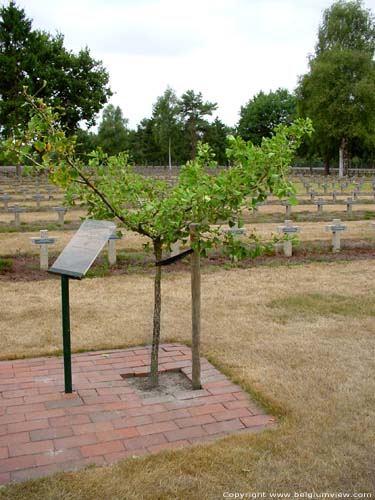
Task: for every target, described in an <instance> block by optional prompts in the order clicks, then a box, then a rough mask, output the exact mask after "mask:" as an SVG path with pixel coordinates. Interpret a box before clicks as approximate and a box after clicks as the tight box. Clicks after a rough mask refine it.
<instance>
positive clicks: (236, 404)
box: [224, 399, 252, 412]
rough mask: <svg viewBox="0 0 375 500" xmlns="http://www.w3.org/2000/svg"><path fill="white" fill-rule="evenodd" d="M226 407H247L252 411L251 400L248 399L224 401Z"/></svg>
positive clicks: (230, 408) (231, 408)
mask: <svg viewBox="0 0 375 500" xmlns="http://www.w3.org/2000/svg"><path fill="white" fill-rule="evenodd" d="M224 406H225V408H228V409H229V410H235V409H236V408H247V409H248V410H249V411H251V412H252V410H251V407H250V401H248V400H246V399H240V400H238V399H235V400H234V401H226V402H225V403H224Z"/></svg>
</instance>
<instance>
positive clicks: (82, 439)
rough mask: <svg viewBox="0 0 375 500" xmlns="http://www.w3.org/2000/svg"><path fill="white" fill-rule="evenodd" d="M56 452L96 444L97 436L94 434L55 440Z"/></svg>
mask: <svg viewBox="0 0 375 500" xmlns="http://www.w3.org/2000/svg"><path fill="white" fill-rule="evenodd" d="M53 442H54V445H55V449H56V450H65V449H69V448H76V447H78V446H84V445H86V444H94V443H97V442H98V437H97V435H96V434H95V433H94V432H92V433H90V434H82V435H80V436H72V437H66V438H59V439H54V440H53Z"/></svg>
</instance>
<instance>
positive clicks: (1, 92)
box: [0, 1, 111, 135]
mask: <svg viewBox="0 0 375 500" xmlns="http://www.w3.org/2000/svg"><path fill="white" fill-rule="evenodd" d="M0 74H1V78H0V131H1V133H2V134H3V135H7V134H9V133H11V132H12V131H14V130H15V129H17V128H18V127H22V126H25V125H26V123H27V121H28V111H27V110H26V109H25V107H23V106H21V102H22V89H23V87H24V86H27V88H28V91H29V93H31V94H36V93H37V94H38V95H39V96H42V97H44V98H45V99H46V100H47V101H48V102H50V103H51V104H53V105H54V106H60V107H61V108H63V109H64V113H63V116H62V120H63V122H64V124H65V125H66V126H67V127H68V129H70V130H73V129H74V128H75V127H76V126H77V124H78V123H79V122H80V121H86V122H87V123H88V124H89V125H90V124H92V123H93V121H94V117H95V115H96V113H98V111H100V109H101V108H102V107H103V105H104V104H105V103H106V102H107V99H108V97H109V96H110V95H111V91H110V89H109V87H108V81H109V76H108V73H107V72H106V70H105V69H104V68H103V66H102V63H101V62H100V61H96V60H94V59H93V58H92V57H91V56H90V52H89V49H88V48H85V49H82V50H81V51H79V53H78V54H77V55H76V54H74V53H73V52H70V51H68V50H66V49H65V48H64V37H63V35H61V34H58V35H56V36H51V35H50V34H48V33H46V32H43V31H38V30H33V29H32V21H31V20H30V19H28V18H27V17H26V14H25V11H24V10H23V9H21V8H18V7H17V6H16V4H15V2H14V1H11V2H10V3H9V4H8V5H7V6H3V7H1V8H0Z"/></svg>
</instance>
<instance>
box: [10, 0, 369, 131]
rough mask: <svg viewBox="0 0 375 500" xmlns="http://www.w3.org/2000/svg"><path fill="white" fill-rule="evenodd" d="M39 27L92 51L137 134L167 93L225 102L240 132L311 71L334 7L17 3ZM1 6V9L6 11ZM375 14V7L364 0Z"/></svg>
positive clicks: (300, 0) (224, 110) (197, 0)
mask: <svg viewBox="0 0 375 500" xmlns="http://www.w3.org/2000/svg"><path fill="white" fill-rule="evenodd" d="M16 3H17V5H18V6H20V7H22V8H23V9H24V10H25V12H26V14H27V16H28V17H29V18H31V19H32V20H33V27H34V28H38V29H43V30H45V31H48V32H50V33H51V34H56V32H60V33H62V34H63V35H64V37H65V47H66V48H67V49H69V50H73V51H74V52H78V51H79V49H80V48H84V47H85V46H88V47H89V49H90V51H91V55H92V57H94V58H95V59H99V60H101V61H102V62H103V64H104V67H105V68H106V69H107V71H108V72H109V75H110V86H111V89H112V91H113V92H114V95H113V97H112V98H111V101H110V102H111V103H112V104H114V105H116V106H117V105H118V106H120V107H121V109H122V111H123V114H124V116H125V117H126V118H128V119H129V124H130V126H131V127H135V126H136V124H137V123H139V122H140V120H141V119H142V118H144V117H150V116H151V112H152V104H153V103H154V102H155V100H156V98H157V97H158V96H160V95H162V94H163V93H164V91H165V89H166V88H167V86H168V85H169V86H170V87H172V88H173V89H174V90H175V91H176V92H177V94H178V95H181V94H182V93H183V92H185V91H186V90H188V89H193V90H194V91H196V92H198V91H200V92H202V94H203V97H204V99H206V100H209V101H213V102H217V104H218V110H217V112H216V114H217V116H219V118H220V119H221V120H222V121H224V123H226V124H227V125H234V124H235V123H236V122H237V121H238V118H239V112H240V108H241V106H242V105H244V104H246V102H248V101H249V99H251V98H252V97H253V96H254V95H255V94H257V93H258V92H259V91H261V90H263V91H264V92H269V91H270V90H276V89H277V88H279V87H285V88H287V89H289V90H290V91H293V90H294V88H295V87H296V84H297V81H298V76H299V75H302V74H304V73H305V72H306V71H307V68H308V66H307V57H308V55H309V54H311V53H313V51H314V46H315V43H316V40H317V31H318V26H319V24H320V22H321V19H322V13H323V10H324V9H326V8H328V7H329V6H330V5H331V4H332V1H331V0H282V1H278V0H48V1H47V0H18V1H17V2H16ZM7 4H8V1H7V0H0V5H7ZM364 5H365V7H366V8H370V9H372V10H375V0H366V1H365V2H364Z"/></svg>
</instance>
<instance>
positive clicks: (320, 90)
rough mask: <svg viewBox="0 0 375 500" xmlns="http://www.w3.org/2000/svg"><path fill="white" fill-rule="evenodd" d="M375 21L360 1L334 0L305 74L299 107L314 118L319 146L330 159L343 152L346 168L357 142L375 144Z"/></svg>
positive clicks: (342, 171) (300, 88)
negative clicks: (337, 152) (333, 155)
mask: <svg viewBox="0 0 375 500" xmlns="http://www.w3.org/2000/svg"><path fill="white" fill-rule="evenodd" d="M374 48H375V23H374V18H373V16H372V15H371V13H370V12H369V11H367V10H365V9H363V8H362V4H361V2H359V1H356V2H344V1H341V0H340V1H339V2H336V3H334V4H333V5H332V6H331V7H330V8H329V9H327V10H326V11H325V12H324V15H323V23H322V25H321V26H320V29H319V40H318V43H317V46H316V54H315V56H314V57H312V58H311V59H310V61H309V72H308V73H307V74H305V75H303V76H302V77H301V78H300V81H299V85H298V89H297V95H298V100H299V111H300V114H301V115H302V116H309V117H310V118H311V119H312V120H313V123H314V128H315V134H314V144H315V147H317V148H319V149H320V152H321V154H322V156H323V157H325V160H326V163H327V164H329V161H330V159H331V157H332V151H334V150H336V151H339V152H340V174H341V175H343V174H345V173H346V172H345V170H346V168H347V163H348V157H349V154H350V152H351V150H352V149H353V147H354V145H355V146H357V147H358V144H359V143H360V144H361V145H362V147H369V146H371V145H375V115H374V113H373V110H374V108H375V62H374V60H373V56H374Z"/></svg>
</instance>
